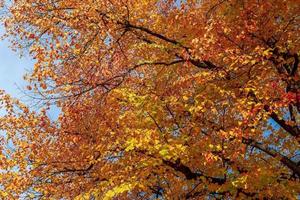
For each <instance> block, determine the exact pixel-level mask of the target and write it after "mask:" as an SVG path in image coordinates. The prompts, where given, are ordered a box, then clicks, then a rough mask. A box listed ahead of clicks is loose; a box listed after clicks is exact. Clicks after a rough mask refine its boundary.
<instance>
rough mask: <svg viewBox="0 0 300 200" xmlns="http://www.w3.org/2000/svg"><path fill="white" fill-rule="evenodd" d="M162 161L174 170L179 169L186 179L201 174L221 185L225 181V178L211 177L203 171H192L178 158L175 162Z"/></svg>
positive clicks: (195, 177)
mask: <svg viewBox="0 0 300 200" xmlns="http://www.w3.org/2000/svg"><path fill="white" fill-rule="evenodd" d="M163 163H164V164H165V165H167V166H169V167H171V168H172V169H174V170H175V171H179V172H181V173H182V174H184V176H185V177H186V179H188V180H192V179H197V178H198V177H201V176H202V177H205V178H206V179H208V180H209V181H210V182H211V183H216V184H219V185H222V184H224V183H225V182H226V178H217V177H211V176H206V175H204V174H203V173H197V172H192V170H191V169H190V168H189V167H188V166H186V165H184V164H182V163H181V162H180V160H179V159H177V160H176V161H175V162H172V161H168V160H163Z"/></svg>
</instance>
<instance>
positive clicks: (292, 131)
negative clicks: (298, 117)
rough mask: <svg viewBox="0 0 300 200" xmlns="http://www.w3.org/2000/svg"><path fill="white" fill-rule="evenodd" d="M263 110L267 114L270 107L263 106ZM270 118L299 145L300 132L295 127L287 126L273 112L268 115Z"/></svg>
mask: <svg viewBox="0 0 300 200" xmlns="http://www.w3.org/2000/svg"><path fill="white" fill-rule="evenodd" d="M264 109H265V110H266V111H267V112H270V107H269V106H268V105H265V106H264ZM270 117H271V118H272V119H273V120H274V121H275V122H276V123H277V124H279V125H280V126H281V127H282V128H283V129H284V130H285V131H286V132H288V133H289V134H290V135H292V136H293V137H295V138H296V140H297V141H298V143H300V131H299V129H298V128H297V126H294V127H293V126H291V125H288V124H287V123H286V122H285V121H284V120H283V119H279V117H278V115H277V114H276V113H274V112H271V113H270Z"/></svg>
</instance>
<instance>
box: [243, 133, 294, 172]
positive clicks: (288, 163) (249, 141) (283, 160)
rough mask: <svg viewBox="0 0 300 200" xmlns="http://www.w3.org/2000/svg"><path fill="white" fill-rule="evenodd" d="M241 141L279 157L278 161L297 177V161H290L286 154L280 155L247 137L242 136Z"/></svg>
mask: <svg viewBox="0 0 300 200" xmlns="http://www.w3.org/2000/svg"><path fill="white" fill-rule="evenodd" d="M242 142H243V143H244V144H247V145H250V146H252V147H255V148H256V149H259V150H260V151H263V152H265V153H266V154H268V155H269V156H271V157H273V158H275V157H277V158H279V159H280V162H281V163H282V164H283V165H284V166H286V167H288V168H289V169H290V170H292V171H293V172H294V173H295V174H296V175H297V176H298V177H300V166H298V165H297V163H295V162H293V161H291V160H290V159H289V158H287V157H286V156H283V155H281V154H280V153H277V152H275V151H273V150H272V149H270V148H268V147H264V146H263V145H261V144H260V143H258V142H256V141H254V140H253V139H247V138H243V140H242Z"/></svg>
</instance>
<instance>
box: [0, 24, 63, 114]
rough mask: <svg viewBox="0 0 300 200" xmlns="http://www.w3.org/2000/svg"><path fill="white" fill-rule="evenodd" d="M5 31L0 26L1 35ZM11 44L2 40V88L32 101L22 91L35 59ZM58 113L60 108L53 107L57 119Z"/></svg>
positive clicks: (0, 72)
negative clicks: (17, 50) (23, 54)
mask: <svg viewBox="0 0 300 200" xmlns="http://www.w3.org/2000/svg"><path fill="white" fill-rule="evenodd" d="M3 33H4V29H3V27H1V26H0V35H2V34H3ZM9 45H10V44H9V42H8V41H3V40H0V89H4V90H5V91H6V93H8V94H10V95H11V96H13V97H16V98H19V99H20V100H21V101H23V102H25V103H30V102H28V101H30V99H29V98H28V97H27V96H25V95H24V92H22V90H23V91H24V88H25V87H26V85H27V83H26V81H24V79H23V75H24V74H25V73H26V72H27V71H30V70H31V69H32V68H33V64H34V61H33V60H32V59H31V58H30V57H29V56H28V55H25V56H22V57H20V55H19V53H18V52H14V51H12V50H11V49H10V48H9ZM58 113H59V111H58V109H55V108H53V109H52V110H51V111H50V112H49V116H50V118H51V119H55V118H56V117H57V115H58Z"/></svg>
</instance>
